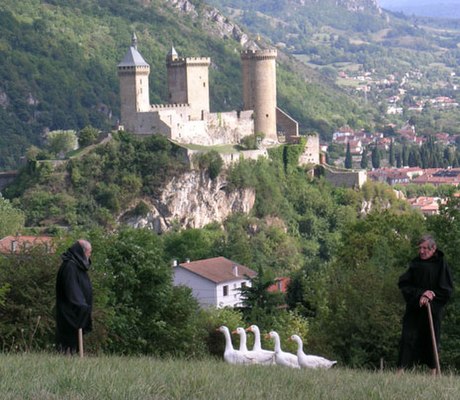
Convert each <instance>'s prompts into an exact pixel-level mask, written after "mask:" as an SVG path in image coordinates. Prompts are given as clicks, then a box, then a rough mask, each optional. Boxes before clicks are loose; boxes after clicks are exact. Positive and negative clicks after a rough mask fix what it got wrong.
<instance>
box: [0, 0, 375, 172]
mask: <svg viewBox="0 0 460 400" xmlns="http://www.w3.org/2000/svg"><path fill="white" fill-rule="evenodd" d="M133 31H135V32H136V33H137V36H138V38H139V49H140V51H141V52H142V54H143V55H144V57H145V58H146V60H147V61H148V62H149V63H150V64H151V71H152V72H151V75H150V90H151V93H150V99H151V102H152V103H162V102H167V94H166V84H165V76H166V68H165V65H164V63H165V61H164V60H165V55H166V54H167V52H168V51H169V49H170V47H171V45H174V46H175V48H176V50H177V51H178V52H179V53H180V54H181V55H184V56H209V57H211V59H212V63H213V64H212V68H211V76H210V91H211V93H210V94H211V108H212V109H213V110H214V111H218V110H229V109H238V108H239V107H240V105H241V88H240V86H241V85H240V82H241V79H240V60H239V51H240V50H241V48H242V47H241V43H240V42H241V41H242V39H243V38H244V33H243V32H240V30H239V28H238V27H236V26H234V25H231V24H230V23H229V21H228V19H226V17H224V16H222V15H220V14H219V13H217V12H216V10H213V9H210V8H209V7H208V6H206V5H205V4H204V3H203V2H202V1H194V2H190V1H187V0H182V1H177V0H168V1H166V2H165V1H160V0H152V1H141V0H138V1H130V0H118V1H116V2H114V1H96V0H86V1H75V0H59V1H58V0H48V1H40V2H38V1H36V0H24V1H21V2H17V1H13V0H5V1H3V2H2V5H1V6H0V38H1V39H0V132H1V135H0V169H7V168H11V167H15V166H17V164H18V160H19V158H20V156H22V155H24V153H25V151H26V149H27V147H28V146H29V145H30V144H34V145H37V146H42V145H43V143H44V137H43V133H44V132H46V131H47V130H54V129H77V130H78V129H81V128H83V127H85V126H88V125H92V126H94V127H97V128H100V129H103V130H107V129H110V127H111V126H112V125H113V124H114V123H115V122H116V121H117V119H118V118H119V117H118V115H119V97H118V80H117V75H116V66H117V64H118V62H119V61H120V59H121V58H122V56H123V54H124V53H125V52H126V49H127V48H128V46H129V45H130V38H131V34H132V32H133ZM235 32H240V33H241V36H237V37H235ZM279 103H280V105H281V106H282V107H283V108H284V109H285V110H287V111H288V112H289V113H291V114H292V116H294V117H295V118H297V119H298V120H299V122H300V124H301V127H302V130H303V131H305V130H318V129H319V130H320V131H321V130H322V131H327V130H330V129H331V127H332V126H335V125H336V123H335V122H334V120H335V119H337V115H340V118H342V119H345V120H347V119H349V118H352V116H353V114H356V113H357V114H361V115H362V116H363V118H364V119H365V120H366V119H367V116H366V115H367V114H365V113H360V112H359V111H358V108H357V106H356V105H355V104H354V103H353V102H352V101H351V100H350V99H349V98H347V96H346V95H345V94H344V93H343V92H342V91H341V90H340V89H338V88H337V87H335V86H334V85H332V84H330V83H328V82H327V81H326V82H324V80H321V77H320V75H318V74H317V73H316V72H315V71H313V70H311V69H309V68H305V66H303V65H302V64H301V63H298V62H296V61H295V60H293V59H292V58H291V59H289V58H288V57H283V55H280V67H279ZM324 126H326V127H327V129H323V128H324Z"/></svg>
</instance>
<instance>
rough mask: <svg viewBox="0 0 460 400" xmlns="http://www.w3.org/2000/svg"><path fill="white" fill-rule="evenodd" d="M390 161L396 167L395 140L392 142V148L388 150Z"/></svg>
mask: <svg viewBox="0 0 460 400" xmlns="http://www.w3.org/2000/svg"><path fill="white" fill-rule="evenodd" d="M388 163H389V164H390V165H391V166H392V167H394V165H395V149H394V145H393V140H392V141H391V143H390V150H389V152H388Z"/></svg>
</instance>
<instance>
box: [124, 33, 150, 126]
mask: <svg viewBox="0 0 460 400" xmlns="http://www.w3.org/2000/svg"><path fill="white" fill-rule="evenodd" d="M149 74H150V65H149V64H148V63H147V62H146V61H145V60H144V58H143V57H142V56H141V54H140V53H139V52H138V51H137V37H136V34H135V33H133V36H132V44H131V46H130V48H129V50H128V52H127V53H126V54H125V56H124V58H123V60H122V61H121V62H120V63H119V64H118V78H119V81H120V100H121V123H122V124H123V125H124V126H125V129H127V130H129V131H135V128H136V121H137V114H136V113H138V112H145V111H149V110H150V96H149ZM134 99H135V101H133V100H134Z"/></svg>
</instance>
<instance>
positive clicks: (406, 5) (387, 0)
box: [379, 0, 460, 19]
mask: <svg viewBox="0 0 460 400" xmlns="http://www.w3.org/2000/svg"><path fill="white" fill-rule="evenodd" d="M379 5H380V7H382V8H385V9H387V10H391V11H401V12H403V13H405V14H407V15H420V16H430V17H447V18H458V19H460V0H379Z"/></svg>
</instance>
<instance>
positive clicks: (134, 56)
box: [118, 33, 149, 67]
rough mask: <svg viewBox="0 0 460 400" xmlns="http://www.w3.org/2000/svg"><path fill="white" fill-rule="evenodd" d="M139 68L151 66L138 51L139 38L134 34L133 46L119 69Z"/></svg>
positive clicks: (119, 65)
mask: <svg viewBox="0 0 460 400" xmlns="http://www.w3.org/2000/svg"><path fill="white" fill-rule="evenodd" d="M138 66H149V64H148V63H147V62H146V61H145V60H144V58H143V57H142V56H141V53H139V52H138V51H137V37H136V34H135V33H133V37H132V44H131V46H130V47H129V49H128V51H127V52H126V54H125V56H124V57H123V60H122V61H121V62H120V63H119V64H118V67H138Z"/></svg>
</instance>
